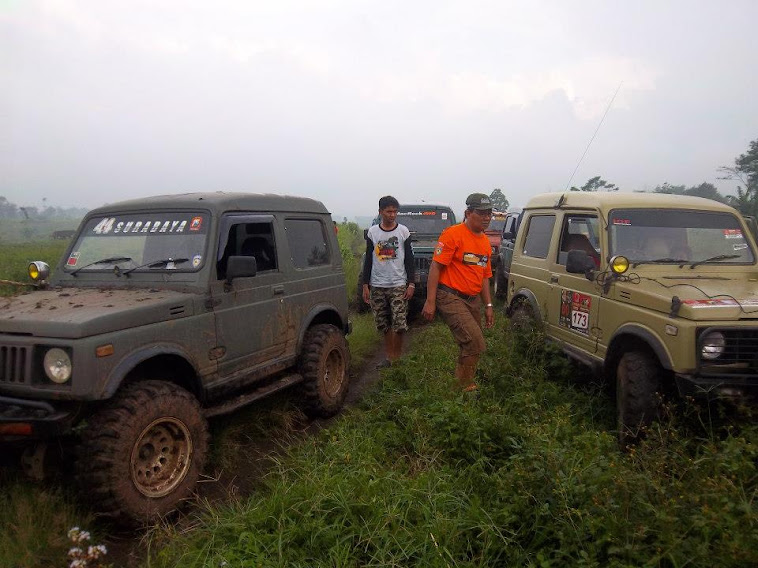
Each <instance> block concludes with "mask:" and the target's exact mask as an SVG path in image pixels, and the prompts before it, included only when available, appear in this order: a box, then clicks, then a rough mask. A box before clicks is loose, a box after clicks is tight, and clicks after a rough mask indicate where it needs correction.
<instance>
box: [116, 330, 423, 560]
mask: <svg viewBox="0 0 758 568" xmlns="http://www.w3.org/2000/svg"><path fill="white" fill-rule="evenodd" d="M418 320H420V318H417V321H416V322H415V323H414V325H413V326H412V328H411V331H410V332H409V333H408V334H407V336H406V341H405V346H406V347H407V345H408V344H409V343H410V341H408V339H409V338H410V337H411V336H412V335H413V334H414V333H415V331H416V330H418V329H419V328H420V326H421V325H423V324H422V323H421V322H420V321H418ZM383 358H384V352H383V350H382V349H381V346H380V345H377V350H376V351H375V352H374V354H373V356H371V357H369V358H367V359H366V360H365V361H364V363H363V365H362V366H361V367H360V368H357V369H351V371H350V390H349V392H348V394H347V398H346V400H345V407H350V406H354V405H355V404H357V403H358V402H359V401H360V400H361V399H362V398H363V397H364V396H365V395H366V393H367V392H369V391H370V390H371V388H373V387H374V386H375V385H376V383H377V381H378V380H379V378H380V375H379V371H377V370H376V365H377V363H379V362H380V361H381V360H382V359H383ZM289 390H290V389H285V390H284V391H282V392H281V393H277V394H275V395H274V396H273V397H272V398H273V399H274V400H273V401H272V402H273V404H274V405H275V406H284V405H286V401H288V400H291V396H292V393H291V392H289ZM276 397H280V398H281V405H280V404H279V403H278V401H276ZM339 416H340V415H339V414H338V415H337V416H335V417H334V418H328V419H315V420H307V419H306V420H305V422H304V423H302V428H301V429H299V430H297V431H295V432H293V433H292V435H291V436H290V437H288V438H287V441H286V442H284V443H282V441H281V440H280V439H277V440H276V441H269V440H254V441H253V440H251V441H249V442H247V443H245V444H244V445H243V446H241V447H240V448H239V452H238V454H239V455H240V456H244V458H241V459H239V460H237V461H235V462H234V464H233V466H232V467H228V468H225V469H223V470H221V471H218V472H217V473H215V474H212V470H213V469H214V468H213V464H209V465H208V466H206V475H204V476H203V477H201V480H200V482H199V483H198V489H197V495H198V499H199V500H200V501H201V502H205V501H207V502H210V503H223V502H227V501H231V500H234V499H244V498H246V497H247V496H249V495H251V494H252V493H253V492H254V491H255V490H256V488H257V487H259V483H260V482H259V480H260V479H261V478H262V477H263V475H264V474H265V473H266V472H267V471H268V470H269V468H270V467H271V466H272V464H273V459H274V458H276V457H277V456H281V455H282V454H284V453H286V451H287V449H288V448H289V447H291V446H292V445H294V444H297V443H300V442H301V441H302V440H304V439H306V438H307V437H308V436H312V435H315V434H316V433H317V432H319V431H320V430H322V429H323V428H327V427H328V426H329V425H330V424H331V423H332V422H334V421H335V420H336V419H337V418H339ZM211 444H213V440H211ZM210 474H212V475H213V476H211V475H210ZM193 506H194V505H191V506H190V507H188V508H187V510H186V511H185V514H184V515H183V516H181V517H180V518H178V519H176V520H175V521H174V522H175V523H176V524H177V525H178V526H181V525H182V524H183V523H190V522H191V513H192V507H193ZM186 513H189V515H187V514H186ZM103 529H104V530H108V527H103ZM109 532H110V534H109V536H108V538H107V539H106V540H105V542H104V544H105V545H106V546H107V547H108V556H107V558H106V560H107V562H108V563H110V564H112V565H113V566H119V567H123V568H137V567H139V566H143V565H145V563H146V559H147V555H148V549H147V542H146V541H147V539H146V538H145V532H144V531H132V532H118V530H116V529H111V531H109ZM153 552H155V551H153Z"/></svg>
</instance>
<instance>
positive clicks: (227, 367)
mask: <svg viewBox="0 0 758 568" xmlns="http://www.w3.org/2000/svg"><path fill="white" fill-rule="evenodd" d="M219 231H220V233H219V249H218V252H217V257H216V258H217V263H216V272H217V280H216V281H215V282H213V283H212V284H211V301H212V303H213V305H214V312H215V314H216V335H217V346H218V348H217V353H218V356H219V359H218V364H219V375H220V376H221V377H222V378H223V377H230V376H234V375H237V374H240V375H245V374H247V373H248V372H250V371H251V370H253V369H254V368H255V367H256V366H261V365H264V364H266V365H268V364H269V363H271V362H273V361H274V360H275V359H276V358H277V357H279V356H280V355H281V354H282V353H283V351H284V346H285V336H286V333H283V331H284V332H286V318H285V312H284V302H283V301H282V297H283V294H284V278H285V276H284V274H283V272H282V270H281V269H280V267H281V254H280V249H281V246H280V239H279V238H277V233H276V223H275V218H274V216H273V215H260V214H254V213H250V214H233V215H226V216H224V217H222V219H221V222H220V229H219ZM230 256H252V257H254V258H255V259H256V264H257V272H256V274H255V276H249V277H240V278H235V279H234V280H233V281H232V282H231V283H227V282H226V265H227V261H228V259H229V257H230Z"/></svg>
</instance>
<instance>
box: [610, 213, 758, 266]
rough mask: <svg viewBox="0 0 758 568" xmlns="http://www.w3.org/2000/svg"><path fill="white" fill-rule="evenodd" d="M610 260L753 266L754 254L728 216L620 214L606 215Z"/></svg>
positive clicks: (735, 220) (736, 221) (736, 223)
mask: <svg viewBox="0 0 758 568" xmlns="http://www.w3.org/2000/svg"><path fill="white" fill-rule="evenodd" d="M608 224H609V227H610V231H609V233H610V253H611V256H614V255H617V254H620V255H624V256H625V257H627V258H628V259H629V261H630V262H631V263H632V265H635V264H679V265H680V266H691V267H692V268H694V267H696V266H700V265H707V264H753V263H754V262H755V253H754V251H753V250H752V247H751V246H750V243H749V242H748V241H747V239H745V235H744V234H743V232H742V225H741V224H740V222H739V220H738V219H737V217H735V216H734V215H732V214H730V213H721V212H709V211H689V210H677V209H616V210H614V211H611V212H610V214H609V216H608Z"/></svg>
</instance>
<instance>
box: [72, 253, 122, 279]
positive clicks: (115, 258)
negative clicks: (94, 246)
mask: <svg viewBox="0 0 758 568" xmlns="http://www.w3.org/2000/svg"><path fill="white" fill-rule="evenodd" d="M131 259H132V257H131V256H109V257H108V258H101V259H100V260H96V261H94V262H89V263H87V264H85V265H84V266H80V267H79V268H76V269H74V270H72V271H71V272H70V274H71V276H76V273H77V272H79V271H80V270H84V269H85V268H89V267H90V266H94V265H96V264H106V263H111V262H126V261H127V260H131Z"/></svg>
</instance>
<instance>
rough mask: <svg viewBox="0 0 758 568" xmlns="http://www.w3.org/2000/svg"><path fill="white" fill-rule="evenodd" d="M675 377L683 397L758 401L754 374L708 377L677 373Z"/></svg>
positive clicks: (757, 385)
mask: <svg viewBox="0 0 758 568" xmlns="http://www.w3.org/2000/svg"><path fill="white" fill-rule="evenodd" d="M674 376H675V378H676V386H677V389H678V390H679V394H680V395H682V396H692V397H694V398H709V399H714V398H730V399H758V379H756V376H755V375H754V374H749V375H729V376H718V377H708V376H703V375H690V374H685V373H676V374H675V375H674Z"/></svg>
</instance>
